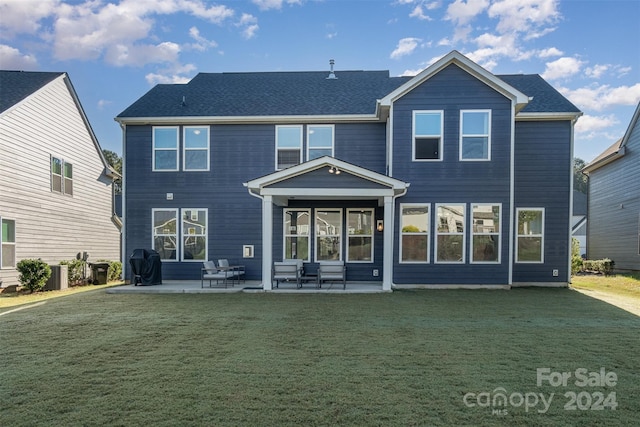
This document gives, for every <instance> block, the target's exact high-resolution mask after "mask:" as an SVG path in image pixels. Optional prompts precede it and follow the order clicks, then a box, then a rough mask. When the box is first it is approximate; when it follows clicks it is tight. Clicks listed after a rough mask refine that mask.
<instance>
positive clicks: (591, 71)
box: [584, 64, 610, 79]
mask: <svg viewBox="0 0 640 427" xmlns="http://www.w3.org/2000/svg"><path fill="white" fill-rule="evenodd" d="M609 68H610V66H609V65H607V64H605V65H600V64H596V65H594V66H593V67H587V69H586V70H584V71H585V74H586V75H587V77H591V78H594V79H599V78H600V77H602V75H603V74H604V73H605V71H607V70H608V69H609Z"/></svg>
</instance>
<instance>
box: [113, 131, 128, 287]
mask: <svg viewBox="0 0 640 427" xmlns="http://www.w3.org/2000/svg"><path fill="white" fill-rule="evenodd" d="M120 128H121V129H122V187H121V188H120V191H121V194H122V218H121V219H120V221H121V222H122V228H121V229H120V256H121V257H122V277H121V279H122V280H125V277H126V274H125V271H126V266H127V264H126V253H127V251H126V247H125V242H126V241H127V239H126V238H125V236H126V230H127V221H126V216H127V210H126V209H125V207H126V206H127V202H126V200H127V199H126V195H127V190H126V189H127V186H126V182H127V180H126V178H125V177H126V176H127V157H126V156H127V139H126V135H127V132H126V130H127V125H125V124H124V123H120ZM114 197H115V196H114Z"/></svg>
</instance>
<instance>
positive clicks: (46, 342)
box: [0, 289, 640, 427]
mask: <svg viewBox="0 0 640 427" xmlns="http://www.w3.org/2000/svg"><path fill="white" fill-rule="evenodd" d="M38 304H40V305H37V306H34V307H32V308H25V309H23V310H20V311H14V312H11V313H7V314H5V315H1V314H2V313H3V312H4V313H6V312H7V311H8V310H10V309H9V308H0V358H1V359H0V360H2V364H3V367H2V369H1V370H0V396H1V403H0V420H1V421H0V424H2V425H7V426H9V425H10V426H61V425H65V426H66V425H83V426H93V425H100V426H113V425H118V426H138V425H146V426H154V427H155V426H174V425H176V426H204V425H207V426H227V425H228V426H242V425H259V426H267V425H292V426H293V425H305V426H313V425H358V426H360V425H366V426H376V425H379V426H390V425H400V426H412V425H443V426H454V425H455V426H464V425H468V426H491V425H499V426H502V425H505V426H507V425H508V426H532V425H535V426H554V427H555V426H576V425H589V426H593V425H607V426H635V425H637V419H638V414H640V339H639V338H638V337H640V317H638V316H635V315H633V314H631V313H628V312H626V311H624V310H621V309H619V308H617V307H615V306H612V305H609V304H606V303H604V302H602V301H599V300H597V299H593V298H589V297H587V296H585V295H583V294H581V293H579V292H576V291H574V290H571V289H513V290H511V291H482V290H477V291H469V290H446V291H445V290H440V291H435V290H432V291H425V290H415V291H397V292H393V293H391V294H368V295H353V294H347V295H321V294H312V295H311V294H307V295H305V294H287V295H283V294H262V293H257V294H170V295H150V294H147V295H123V294H109V295H107V294H106V293H105V291H104V290H95V291H93V292H85V293H82V294H75V295H69V296H67V297H64V298H55V299H50V300H47V301H43V302H40V303H38ZM538 368H549V370H548V371H545V372H547V374H546V375H547V376H546V377H545V378H550V379H551V381H548V380H543V382H542V384H541V385H540V386H538V384H537V369H538ZM582 369H584V370H585V371H582ZM601 370H604V374H605V375H604V376H601ZM564 372H566V373H568V375H569V377H567V381H566V385H564V384H556V383H554V384H553V385H555V386H553V385H552V384H550V382H552V383H553V382H554V381H555V380H556V379H558V378H561V376H562V373H564ZM613 376H615V379H614V378H613ZM565 377H566V375H565ZM583 377H584V378H583ZM585 378H586V379H587V380H588V381H583V380H584V379H585ZM585 382H586V383H587V384H584V383H585ZM603 382H605V383H607V382H608V385H602V384H603ZM500 395H504V396H506V397H507V402H506V404H504V405H503V404H502V402H503V401H501V400H500V399H499V397H500ZM494 398H495V399H494ZM543 399H544V402H546V403H549V402H550V403H549V404H548V405H546V404H545V403H543ZM534 403H536V404H535V405H534ZM527 405H528V406H527ZM615 405H617V406H616V407H615V410H614V409H613V406H615Z"/></svg>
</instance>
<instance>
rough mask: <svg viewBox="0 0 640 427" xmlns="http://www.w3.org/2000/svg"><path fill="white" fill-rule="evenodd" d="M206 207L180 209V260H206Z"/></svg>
mask: <svg viewBox="0 0 640 427" xmlns="http://www.w3.org/2000/svg"><path fill="white" fill-rule="evenodd" d="M207 228H208V227H207V209H201V208H183V209H182V257H181V259H180V260H181V261H207V260H208V259H209V258H208V257H207Z"/></svg>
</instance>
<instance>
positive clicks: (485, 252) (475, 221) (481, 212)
mask: <svg viewBox="0 0 640 427" xmlns="http://www.w3.org/2000/svg"><path fill="white" fill-rule="evenodd" d="M500 211H501V205H500V204H495V205H491V204H477V205H472V208H471V215H472V226H473V230H472V232H471V262H473V263H500V247H501V245H500V240H501V239H500Z"/></svg>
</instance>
